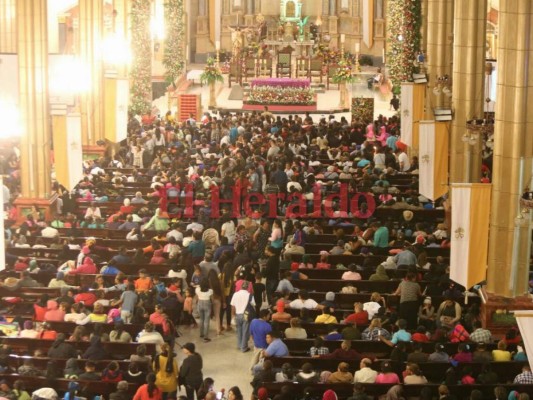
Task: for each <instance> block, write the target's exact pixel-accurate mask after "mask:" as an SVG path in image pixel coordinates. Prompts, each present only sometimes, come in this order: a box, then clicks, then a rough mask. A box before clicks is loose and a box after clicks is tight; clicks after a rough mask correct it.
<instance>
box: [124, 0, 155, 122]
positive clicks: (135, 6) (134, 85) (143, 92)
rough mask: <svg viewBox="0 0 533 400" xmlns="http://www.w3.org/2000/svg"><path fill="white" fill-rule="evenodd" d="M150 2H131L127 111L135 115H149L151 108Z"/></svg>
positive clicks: (142, 0) (135, 0) (133, 0)
mask: <svg viewBox="0 0 533 400" xmlns="http://www.w3.org/2000/svg"><path fill="white" fill-rule="evenodd" d="M150 12H151V11H150V2H149V1H145V0H132V2H131V14H130V15H131V44H132V45H131V50H132V66H131V73H130V74H129V75H130V80H131V89H130V106H129V111H130V112H131V113H133V114H135V115H144V114H147V113H150V110H151V108H152V38H151V37H150Z"/></svg>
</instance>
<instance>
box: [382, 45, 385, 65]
mask: <svg viewBox="0 0 533 400" xmlns="http://www.w3.org/2000/svg"><path fill="white" fill-rule="evenodd" d="M381 58H382V59H383V63H385V48H383V50H381Z"/></svg>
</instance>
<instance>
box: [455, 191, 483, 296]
mask: <svg viewBox="0 0 533 400" xmlns="http://www.w3.org/2000/svg"><path fill="white" fill-rule="evenodd" d="M451 196H452V229H451V231H450V238H451V250H450V279H451V280H453V281H455V282H457V283H459V284H461V285H463V286H464V287H465V288H467V289H469V288H471V287H472V286H474V285H475V284H477V283H479V282H481V281H483V280H485V278H486V275H487V273H486V272H487V271H486V270H487V257H488V246H489V218H490V199H491V185H488V184H482V183H472V184H465V183H452V184H451Z"/></svg>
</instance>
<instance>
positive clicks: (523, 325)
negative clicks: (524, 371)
mask: <svg viewBox="0 0 533 400" xmlns="http://www.w3.org/2000/svg"><path fill="white" fill-rule="evenodd" d="M514 316H515V318H516V322H517V324H518V329H520V336H521V337H522V340H523V341H524V347H525V349H524V351H525V352H526V355H527V359H528V361H529V367H530V368H531V366H532V365H533V335H531V332H533V311H532V310H524V311H522V310H517V311H515V312H514Z"/></svg>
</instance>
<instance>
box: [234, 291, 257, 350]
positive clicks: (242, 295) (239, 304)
mask: <svg viewBox="0 0 533 400" xmlns="http://www.w3.org/2000/svg"><path fill="white" fill-rule="evenodd" d="M249 285H250V282H248V281H244V282H243V284H242V286H241V290H239V291H237V292H235V293H234V294H233V297H232V298H231V303H230V304H231V314H232V315H233V316H234V317H235V325H236V328H237V347H238V348H239V349H240V350H241V351H242V352H243V353H246V352H248V351H250V347H248V341H249V340H250V322H251V321H249V320H247V319H246V318H245V315H244V312H245V311H246V307H247V306H248V303H250V304H251V305H253V306H255V301H254V296H253V295H251V294H250V292H249V291H248V286H249Z"/></svg>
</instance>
